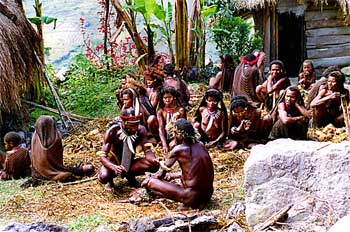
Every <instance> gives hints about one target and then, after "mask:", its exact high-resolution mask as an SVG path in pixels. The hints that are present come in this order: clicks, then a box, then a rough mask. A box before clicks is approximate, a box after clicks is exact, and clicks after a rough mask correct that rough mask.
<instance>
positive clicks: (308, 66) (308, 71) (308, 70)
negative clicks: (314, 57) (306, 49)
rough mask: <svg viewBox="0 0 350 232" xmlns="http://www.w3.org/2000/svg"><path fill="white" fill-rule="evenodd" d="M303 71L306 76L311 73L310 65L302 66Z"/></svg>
mask: <svg viewBox="0 0 350 232" xmlns="http://www.w3.org/2000/svg"><path fill="white" fill-rule="evenodd" d="M303 71H304V72H305V73H307V74H309V73H312V67H311V64H303Z"/></svg>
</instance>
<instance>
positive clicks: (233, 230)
mask: <svg viewBox="0 0 350 232" xmlns="http://www.w3.org/2000/svg"><path fill="white" fill-rule="evenodd" d="M226 231H227V232H245V230H244V229H243V228H242V227H241V226H240V225H238V224H237V222H234V223H232V225H230V226H229V227H228V228H227V230H226Z"/></svg>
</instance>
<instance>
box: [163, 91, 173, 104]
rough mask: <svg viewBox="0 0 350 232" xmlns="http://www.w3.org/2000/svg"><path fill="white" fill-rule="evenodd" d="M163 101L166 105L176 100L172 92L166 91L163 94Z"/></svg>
mask: <svg viewBox="0 0 350 232" xmlns="http://www.w3.org/2000/svg"><path fill="white" fill-rule="evenodd" d="M163 102H164V105H165V106H171V105H172V104H173V102H174V96H173V95H171V94H170V93H165V94H164V96H163Z"/></svg>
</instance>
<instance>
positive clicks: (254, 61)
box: [240, 56, 259, 65]
mask: <svg viewBox="0 0 350 232" xmlns="http://www.w3.org/2000/svg"><path fill="white" fill-rule="evenodd" d="M240 60H241V62H242V63H243V64H249V65H253V64H256V63H257V62H258V60H259V56H257V57H256V58H255V60H252V61H248V60H246V59H244V57H241V58H240Z"/></svg>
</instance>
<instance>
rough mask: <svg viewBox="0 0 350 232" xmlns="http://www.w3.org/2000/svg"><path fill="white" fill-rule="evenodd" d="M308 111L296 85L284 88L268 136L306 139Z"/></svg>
mask: <svg viewBox="0 0 350 232" xmlns="http://www.w3.org/2000/svg"><path fill="white" fill-rule="evenodd" d="M309 118H310V113H309V112H308V111H307V110H306V109H305V106H304V101H303V98H302V96H301V93H300V91H299V89H298V87H297V86H289V87H288V88H287V89H286V93H285V95H284V98H283V101H282V102H281V103H279V104H278V120H277V121H276V123H275V124H274V125H273V127H272V130H271V134H270V138H271V139H278V138H291V139H295V140H302V139H306V135H307V129H308V122H309Z"/></svg>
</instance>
